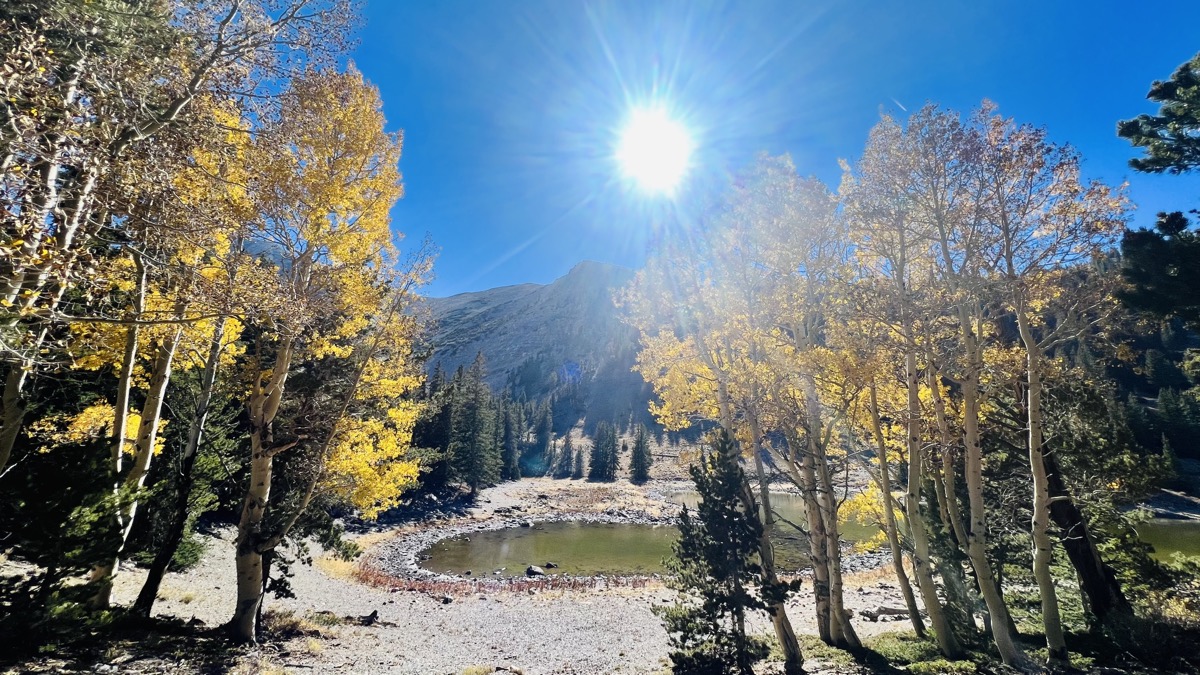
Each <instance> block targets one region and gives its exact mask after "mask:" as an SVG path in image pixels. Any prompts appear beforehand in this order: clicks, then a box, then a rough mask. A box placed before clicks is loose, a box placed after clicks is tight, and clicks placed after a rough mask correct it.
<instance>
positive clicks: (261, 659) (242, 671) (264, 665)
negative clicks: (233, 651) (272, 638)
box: [229, 656, 290, 675]
mask: <svg viewBox="0 0 1200 675" xmlns="http://www.w3.org/2000/svg"><path fill="white" fill-rule="evenodd" d="M229 675H290V674H289V673H288V670H287V669H286V668H284V667H283V666H281V665H279V664H277V663H275V662H274V661H272V660H271V659H270V658H269V657H266V656H252V657H249V658H247V659H244V660H242V661H241V662H239V663H238V664H237V665H236V666H234V667H233V668H232V669H230V670H229Z"/></svg>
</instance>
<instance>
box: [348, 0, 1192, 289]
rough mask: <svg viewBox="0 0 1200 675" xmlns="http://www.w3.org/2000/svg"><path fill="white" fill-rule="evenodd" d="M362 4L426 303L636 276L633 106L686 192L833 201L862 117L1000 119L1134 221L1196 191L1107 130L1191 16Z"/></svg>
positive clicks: (676, 5) (1172, 51)
mask: <svg viewBox="0 0 1200 675" xmlns="http://www.w3.org/2000/svg"><path fill="white" fill-rule="evenodd" d="M1153 6H1154V10H1153V11H1150V10H1148V9H1135V7H1134V5H1133V4H1132V3H1128V2H1100V1H1096V2H1066V1H1062V2H1000V1H999V0H997V1H994V2H983V1H980V2H973V1H967V0H961V1H956V2H950V1H946V2H918V1H917V0H908V1H902V0H825V1H819V2H813V1H807V2H806V1H804V0H785V1H781V2H768V1H765V0H762V1H756V0H740V1H731V2H651V1H649V0H628V1H621V2H574V1H571V0H521V1H517V0H509V1H504V2H502V1H500V0H438V1H437V2H424V1H422V2H417V1H400V0H395V1H393V0H369V2H367V4H366V7H365V10H364V14H365V19H366V22H365V25H364V26H363V29H362V30H361V31H360V33H359V44H358V47H357V48H356V50H355V52H354V55H353V58H354V60H355V62H356V64H357V66H358V67H359V69H361V70H362V71H363V73H364V74H365V75H366V77H367V78H368V79H369V80H371V81H372V82H373V83H375V84H376V85H377V86H378V87H379V89H380V92H381V94H382V96H383V101H384V108H385V112H386V114H387V119H388V123H389V125H390V126H391V127H392V128H393V129H403V130H404V134H405V140H404V154H403V159H402V160H401V170H402V171H403V173H404V183H405V190H406V194H405V197H404V199H403V200H402V201H401V202H400V203H399V204H397V206H396V207H395V209H394V212H393V216H394V222H395V227H396V229H397V230H399V231H402V232H405V233H406V235H407V236H408V237H409V238H410V240H412V239H418V238H420V237H421V236H423V235H424V234H425V233H429V234H430V235H431V236H432V237H433V239H434V241H435V243H436V244H437V245H438V246H439V247H440V249H441V252H440V254H439V258H438V262H437V265H436V274H437V279H436V280H435V281H434V283H433V284H432V285H431V286H430V287H429V288H428V289H427V291H428V293H429V294H430V295H434V296H443V295H451V294H454V293H460V292H464V291H474V290H482V289H485V288H491V287H494V286H503V285H508V284H515V283H524V282H535V283H546V282H549V281H551V280H553V279H555V278H556V277H559V276H561V275H563V274H565V273H566V272H567V271H568V270H569V269H570V268H571V267H572V266H573V265H575V264H576V263H577V262H579V261H580V260H583V259H592V260H601V261H606V262H612V263H617V264H622V265H626V266H631V267H636V266H638V265H640V264H641V261H642V258H643V256H644V252H645V248H646V242H647V238H648V237H649V236H651V233H652V232H653V229H654V223H655V222H656V220H658V219H661V218H662V215H663V212H664V210H665V209H667V208H668V207H667V205H666V204H664V203H663V201H662V200H661V199H652V198H647V197H646V196H645V195H643V194H640V193H638V192H636V191H633V190H631V189H630V188H629V186H628V185H627V184H626V182H625V181H623V180H622V178H621V175H620V171H619V169H618V167H617V166H616V164H615V162H614V160H613V158H612V154H613V150H614V145H615V143H616V133H617V129H619V127H620V125H621V124H622V122H623V121H624V119H625V117H626V115H627V114H628V111H629V109H630V107H631V106H632V105H637V104H643V103H645V102H646V101H648V100H651V99H653V100H656V101H659V102H660V103H661V104H662V105H665V106H666V107H668V108H669V109H670V110H671V111H672V113H673V114H674V115H676V116H678V117H679V118H681V119H682V120H683V121H684V122H685V123H686V124H687V125H688V126H689V128H690V129H692V130H693V132H694V134H695V136H696V143H697V149H696V156H695V157H694V161H695V163H696V164H697V166H698V169H697V172H696V173H695V174H694V175H693V176H692V182H691V184H690V189H691V190H692V192H703V189H702V188H701V187H699V186H703V185H706V184H712V183H713V182H715V180H716V179H719V177H720V176H721V175H723V174H725V173H726V172H728V171H730V170H736V169H737V168H739V167H740V166H743V165H745V164H746V163H747V162H748V161H749V160H751V159H752V158H753V156H754V155H755V154H757V153H759V152H764V151H765V152H769V153H772V154H780V153H785V152H786V153H790V154H791V156H792V158H793V160H794V161H795V163H796V166H797V169H798V171H799V172H800V173H802V174H805V175H815V176H817V177H819V178H821V179H823V180H825V181H826V182H827V183H829V184H830V185H831V186H832V187H836V185H837V182H838V180H839V177H840V170H839V168H838V164H837V160H838V159H839V158H847V159H854V158H856V157H857V156H858V155H859V153H861V151H862V148H863V143H864V142H865V140H866V136H867V132H868V131H869V130H870V128H871V126H872V125H873V124H874V123H875V122H876V121H878V119H879V114H880V112H881V111H887V112H891V113H893V114H897V115H901V116H903V115H904V109H905V108H907V109H908V110H915V109H916V108H918V107H920V106H921V105H922V104H923V103H925V102H927V101H932V102H935V103H938V104H940V105H942V106H945V107H949V108H955V109H958V110H962V111H967V110H970V109H972V108H974V107H975V106H977V105H978V104H979V102H980V100H982V99H983V98H985V97H986V98H989V99H992V100H994V101H996V102H997V103H998V104H999V105H1000V112H1001V113H1003V114H1005V115H1008V116H1012V117H1015V118H1016V119H1017V120H1018V121H1020V122H1028V123H1033V124H1037V125H1040V126H1044V127H1046V128H1047V129H1048V130H1049V132H1050V136H1051V138H1052V139H1054V140H1055V141H1059V142H1069V143H1071V144H1073V145H1074V146H1075V147H1076V148H1078V149H1079V151H1080V152H1081V153H1082V155H1083V157H1084V169H1085V172H1086V173H1087V175H1088V177H1089V178H1098V179H1102V180H1105V181H1107V182H1111V183H1120V182H1122V181H1126V180H1128V181H1129V183H1130V188H1129V195H1130V197H1131V198H1132V199H1133V201H1134V202H1135V203H1136V204H1137V205H1138V211H1137V212H1136V213H1135V215H1134V220H1133V222H1134V225H1135V226H1148V225H1151V224H1152V223H1153V221H1154V214H1155V213H1156V212H1157V211H1160V210H1164V209H1169V210H1175V209H1187V208H1197V207H1200V176H1188V177H1174V176H1148V175H1144V174H1137V173H1135V172H1133V171H1132V170H1130V169H1129V168H1128V165H1127V161H1128V159H1129V158H1130V157H1131V156H1133V150H1132V148H1130V146H1129V145H1128V144H1127V143H1126V142H1125V141H1122V140H1121V139H1119V138H1117V137H1116V134H1115V127H1116V123H1117V121H1118V120H1120V119H1124V118H1128V117H1133V116H1135V115H1137V114H1138V113H1142V112H1153V111H1154V110H1155V106H1153V105H1151V104H1150V103H1149V102H1148V101H1146V100H1145V94H1146V91H1147V89H1148V88H1149V85H1150V83H1151V81H1152V80H1155V79H1165V78H1166V77H1168V76H1169V75H1170V74H1171V72H1172V71H1173V70H1174V69H1175V68H1176V67H1177V66H1178V65H1179V64H1180V63H1182V62H1183V61H1185V60H1187V59H1188V58H1190V57H1191V56H1192V55H1193V54H1195V53H1196V52H1197V51H1200V32H1198V31H1197V26H1200V2H1194V1H1192V2H1159V3H1153Z"/></svg>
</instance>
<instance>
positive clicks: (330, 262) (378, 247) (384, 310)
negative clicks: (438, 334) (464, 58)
mask: <svg viewBox="0 0 1200 675" xmlns="http://www.w3.org/2000/svg"><path fill="white" fill-rule="evenodd" d="M283 100H284V105H283V108H282V110H281V111H280V114H279V115H278V117H277V118H275V119H273V120H270V121H269V122H267V123H266V124H265V128H264V129H263V131H262V133H261V134H260V137H259V139H258V141H257V148H256V156H257V157H258V160H259V162H260V164H259V165H258V167H259V168H258V176H257V178H256V179H255V180H256V181H257V182H256V183H255V187H254V198H255V199H256V200H257V201H256V204H257V209H258V212H259V214H260V215H259V219H260V220H259V223H260V228H261V229H260V230H259V232H258V233H257V234H256V236H257V237H259V238H260V240H261V245H262V246H264V247H266V248H267V249H268V250H269V251H270V252H271V255H270V257H271V258H273V259H274V260H275V261H277V262H276V263H275V267H276V269H277V274H278V278H277V279H278V285H277V287H276V293H278V295H279V297H280V298H281V300H282V302H280V303H279V304H278V305H276V306H275V307H268V308H267V311H264V312H261V313H259V314H258V315H256V316H255V317H253V323H254V324H255V325H256V328H257V330H258V337H257V339H256V341H255V345H254V349H253V354H252V357H251V358H250V360H249V362H248V368H249V373H248V374H249V382H250V387H249V392H248V396H247V398H246V409H247V413H248V420H249V427H250V439H249V440H250V482H249V485H248V486H247V492H246V497H245V500H244V502H243V507H242V513H241V518H240V520H239V523H238V536H237V542H236V567H237V606H236V609H235V611H234V616H233V618H232V619H231V621H230V624H229V626H230V629H231V631H232V633H233V635H234V637H235V638H237V639H239V640H243V641H253V640H254V639H255V632H256V625H255V623H256V617H257V615H258V608H259V606H260V603H261V601H262V594H263V581H264V575H263V554H264V553H268V552H270V551H272V550H273V549H274V548H275V547H276V546H278V545H279V544H280V543H281V542H282V541H283V539H284V537H285V536H287V533H288V531H289V530H290V529H291V527H292V526H293V525H294V524H295V522H296V521H297V520H298V519H299V517H300V515H301V514H302V513H303V511H304V509H305V508H307V506H308V504H309V503H310V502H311V500H312V497H313V495H314V494H315V493H316V491H317V490H318V489H320V488H321V487H322V485H323V484H324V482H323V481H324V479H326V477H327V476H328V474H327V472H328V471H330V470H336V471H335V473H337V472H342V473H348V474H354V473H358V474H360V475H359V477H358V479H356V480H351V481H348V482H345V483H340V484H339V485H341V487H340V488H338V489H340V490H341V491H343V493H344V494H346V495H347V496H349V497H350V498H351V499H352V501H354V502H356V503H358V504H360V505H363V506H366V507H367V508H368V510H370V508H372V507H371V506H370V504H372V503H373V502H374V501H379V502H380V504H379V505H380V506H384V505H386V504H387V503H389V501H388V500H390V499H394V498H395V495H396V494H398V493H399V492H400V490H402V489H404V488H405V487H406V486H408V485H411V484H412V481H413V480H415V477H416V467H415V463H413V462H411V461H404V451H405V449H406V448H407V445H408V443H409V441H410V440H411V433H412V425H413V423H414V422H415V420H416V414H417V409H416V404H412V403H409V404H406V403H403V402H402V400H401V399H400V397H401V396H402V395H404V394H405V393H407V392H408V391H411V390H412V389H414V388H415V387H417V386H418V385H419V383H420V377H419V375H418V372H417V371H416V370H415V366H414V361H415V360H414V359H413V358H412V356H411V344H412V340H413V338H414V337H415V335H414V331H415V323H414V322H415V319H414V318H413V317H412V316H411V315H410V314H408V313H406V308H407V307H408V306H409V305H411V303H412V302H413V301H414V300H413V295H412V293H413V289H414V288H415V287H416V286H417V285H418V284H419V283H420V282H421V281H422V280H423V279H424V277H425V275H426V273H427V271H428V259H427V257H419V258H418V259H417V260H415V261H414V262H412V263H410V264H408V265H407V266H406V268H405V269H397V268H396V252H395V248H394V246H393V241H392V234H391V232H390V229H389V226H390V220H389V217H388V210H389V209H390V207H391V206H392V204H393V203H394V202H395V201H396V199H398V198H399V197H400V194H401V188H400V185H399V178H400V176H399V172H398V170H397V167H396V164H397V161H398V159H399V152H400V138H399V135H398V134H390V133H387V132H386V131H385V130H384V120H383V114H382V111H381V109H380V108H381V104H380V101H379V96H378V92H377V91H376V90H375V89H374V88H373V87H370V86H369V85H367V84H366V83H364V82H363V79H362V76H361V75H360V74H359V73H357V72H356V71H350V72H348V73H344V74H338V73H331V72H315V71H314V72H310V73H308V74H307V75H306V76H305V77H304V78H303V79H300V80H297V81H296V82H295V83H294V84H293V87H292V89H291V90H290V91H289V92H288V93H286V94H285V95H284V99H283ZM397 284H399V290H393V289H395V288H396V287H397ZM385 347H386V349H385ZM329 358H339V359H351V361H352V363H353V366H352V376H351V378H350V381H349V382H348V383H347V384H346V386H345V390H344V391H343V393H342V394H341V396H340V398H341V401H342V402H341V403H340V404H338V405H337V406H336V407H335V409H333V410H329V411H328V414H329V415H330V417H329V419H328V420H327V421H326V422H325V423H324V425H323V428H324V429H326V430H327V431H324V432H323V433H322V438H308V437H306V436H305V434H303V433H297V432H296V431H293V430H287V429H279V428H277V427H276V422H277V418H278V415H279V413H280V410H281V406H282V405H283V404H284V402H285V400H286V398H285V397H286V393H287V382H288V376H289V374H290V372H291V370H292V369H293V368H294V367H295V366H296V365H297V364H299V363H301V362H302V361H305V360H321V359H329ZM356 405H364V406H366V408H367V410H368V411H374V412H371V413H370V414H366V413H365V412H364V413H360V414H357V415H355V416H354V417H347V413H348V411H350V410H351V409H352V407H353V406H356ZM383 406H386V407H383ZM383 411H386V414H385V413H384V412H383ZM283 452H301V453H308V454H307V455H306V456H311V457H312V460H311V462H312V464H311V467H310V470H309V475H310V478H309V480H308V486H307V487H306V488H305V489H304V491H303V494H302V495H300V496H299V497H298V499H297V500H296V502H297V503H296V506H295V507H294V508H293V511H292V513H291V514H290V515H288V516H286V517H282V518H277V519H275V522H277V523H278V525H274V526H272V525H271V524H270V523H268V521H267V520H266V516H267V511H268V509H269V507H270V505H271V504H272V501H273V500H272V493H271V488H272V472H273V461H274V458H275V457H276V456H277V455H279V454H280V453H283ZM372 453H373V454H372ZM372 457H373V458H374V459H370V458H372ZM367 479H370V480H367ZM356 487H364V488H366V489H365V490H363V491H359V490H357V489H355V488H356ZM388 491H390V492H391V493H393V494H388Z"/></svg>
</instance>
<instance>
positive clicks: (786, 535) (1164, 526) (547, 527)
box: [421, 493, 1200, 578]
mask: <svg viewBox="0 0 1200 675" xmlns="http://www.w3.org/2000/svg"><path fill="white" fill-rule="evenodd" d="M672 500H674V501H677V502H679V503H681V504H688V505H690V506H695V504H696V501H697V498H696V495H695V493H681V494H678V495H673V496H672ZM772 506H773V507H774V508H775V510H776V511H777V512H779V514H780V515H781V516H782V517H783V518H786V519H787V520H790V521H792V522H794V523H797V524H800V523H802V522H804V511H803V504H802V501H801V497H799V496H798V495H790V494H782V493H781V494H773V495H772ZM875 532H876V528H874V527H872V526H870V525H863V524H860V523H846V524H845V525H844V526H843V527H842V537H843V539H846V540H848V541H858V540H861V539H865V538H868V537H871V536H873V535H874V534H875ZM1139 532H1140V534H1141V536H1142V539H1144V540H1145V541H1146V542H1148V543H1150V544H1151V545H1153V546H1154V547H1155V549H1156V551H1157V552H1156V556H1157V557H1160V558H1167V557H1170V554H1171V553H1174V552H1176V551H1178V552H1181V553H1184V554H1187V555H1195V556H1200V521H1186V520H1163V519H1156V520H1151V521H1149V522H1147V523H1144V524H1143V525H1142V526H1141V527H1140V528H1139ZM676 536H677V530H676V529H675V528H674V527H673V526H670V525H658V526H654V525H626V524H610V523H580V522H571V523H544V524H539V525H537V526H536V527H532V528H529V527H514V528H507V529H503V530H492V531H489V532H474V533H472V534H470V535H468V536H467V537H455V538H453V539H446V540H443V541H440V542H438V543H436V544H434V545H433V547H432V548H430V549H429V550H428V551H426V554H428V555H429V556H430V558H429V559H428V560H425V561H424V562H423V563H421V565H422V567H424V568H425V569H428V570H431V571H433V572H439V573H444V572H449V573H451V574H458V575H464V574H465V573H466V572H467V571H468V570H470V571H471V576H474V577H477V578H496V577H498V576H502V577H517V576H522V575H523V574H524V573H525V568H526V567H527V566H529V565H538V566H539V567H545V566H546V563H547V562H554V563H557V564H558V566H559V567H558V568H557V569H548V570H546V571H547V572H548V573H551V574H571V575H579V576H592V575H597V574H651V573H654V572H661V571H662V559H663V558H666V557H667V556H669V555H670V554H671V543H672V542H673V541H674V540H675V537H676ZM806 548H807V547H806V545H805V542H804V540H803V539H802V538H801V536H800V535H799V534H798V533H796V532H795V531H794V530H792V529H791V528H790V527H788V526H786V525H784V524H782V523H781V524H780V525H779V529H778V531H777V534H776V537H775V552H776V559H777V562H778V568H779V570H780V571H782V572H785V573H790V572H794V571H796V570H799V569H800V568H802V567H804V566H805V565H806V555H805V549H806ZM502 568H503V570H504V571H503V572H501V573H500V574H499V575H495V574H493V572H494V571H496V570H500V569H502Z"/></svg>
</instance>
